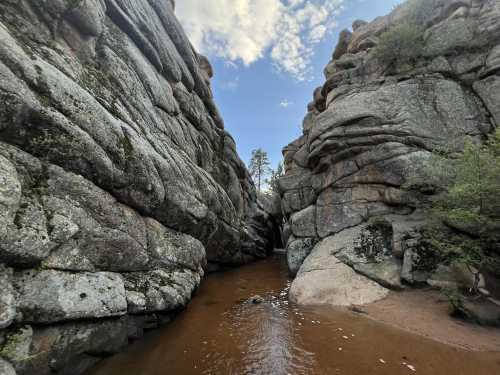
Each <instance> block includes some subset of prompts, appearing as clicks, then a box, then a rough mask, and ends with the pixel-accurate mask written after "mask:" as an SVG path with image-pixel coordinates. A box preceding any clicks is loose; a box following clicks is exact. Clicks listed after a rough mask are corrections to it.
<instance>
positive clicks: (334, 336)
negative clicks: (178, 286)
mask: <svg viewBox="0 0 500 375" xmlns="http://www.w3.org/2000/svg"><path fill="white" fill-rule="evenodd" d="M289 286H290V280H289V278H288V274H287V269H286V265H285V261H284V259H283V256H282V255H279V254H276V255H275V256H273V257H272V258H271V259H269V260H266V261H262V262H258V263H254V264H251V265H248V266H245V267H241V268H238V269H235V270H231V271H227V272H223V273H217V274H211V275H209V276H208V277H207V278H206V280H204V282H203V283H202V286H201V288H200V290H199V291H198V293H197V295H196V296H195V297H194V299H193V300H192V302H191V303H190V304H189V306H188V308H187V309H186V310H185V311H183V312H182V313H181V314H180V315H179V316H178V317H177V318H176V319H175V320H174V321H173V322H172V323H171V324H169V325H168V326H166V327H165V328H163V329H161V330H159V331H157V332H154V333H153V334H152V335H150V336H148V338H146V339H144V340H142V341H139V342H137V343H136V344H134V345H131V346H130V347H129V348H128V349H127V351H126V352H124V353H122V354H119V355H117V356H114V357H112V358H110V359H108V360H105V361H103V362H101V363H100V364H99V365H98V366H97V368H95V369H94V370H93V371H91V372H90V374H91V375H191V374H193V375H195V374H206V375H209V374H212V375H226V374H234V375H250V374H255V375H268V374H269V375H287V374H293V375H302V374H304V375H306V374H307V375H323V374H324V375H331V374H347V375H375V374H381V375H382V374H383V375H406V374H425V375H447V374H450V375H499V374H500V354H499V353H476V352H468V351H464V350H461V349H458V348H454V347H450V346H446V345H444V344H440V343H438V342H435V341H432V340H429V339H427V338H424V337H420V336H416V335H412V334H410V333H406V332H404V331H401V330H398V329H396V328H392V327H390V326H387V325H384V324H381V323H378V322H375V321H373V320H371V319H369V318H367V317H365V316H363V315H360V314H356V313H354V312H350V311H343V310H336V309H329V308H302V307H300V308H299V307H297V306H293V305H292V304H290V303H288V300H287V292H288V288H289ZM255 295H260V296H261V297H262V298H263V300H264V302H262V303H260V304H254V303H252V302H251V298H252V297H253V296H255Z"/></svg>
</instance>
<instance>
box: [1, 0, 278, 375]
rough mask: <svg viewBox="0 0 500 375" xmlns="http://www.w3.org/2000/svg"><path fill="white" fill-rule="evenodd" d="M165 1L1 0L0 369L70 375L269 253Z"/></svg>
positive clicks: (201, 73) (202, 76) (204, 77)
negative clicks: (219, 274) (230, 269)
mask: <svg viewBox="0 0 500 375" xmlns="http://www.w3.org/2000/svg"><path fill="white" fill-rule="evenodd" d="M173 6H174V2H173V1H172V0H171V1H164V0H77V1H74V0H53V1H40V0H22V1H2V2H0V101H1V103H2V106H1V108H0V372H1V373H2V374H3V373H8V374H11V373H13V370H12V366H13V368H15V370H16V371H17V373H18V374H48V373H56V372H59V373H71V374H78V373H80V372H81V371H83V370H84V369H85V368H87V367H88V366H89V365H91V364H93V363H95V361H97V360H98V359H99V358H100V357H102V356H104V355H108V354H110V353H114V352H116V351H117V350H119V349H120V348H121V347H122V346H123V345H124V344H125V343H126V342H127V339H128V338H137V337H140V336H141V335H142V332H143V329H144V328H151V327H154V326H156V325H157V324H158V323H161V322H163V321H167V320H168V319H169V318H170V314H171V313H172V312H175V311H176V310H178V309H179V308H182V307H183V306H185V304H186V303H187V302H188V300H189V299H190V297H191V294H192V293H193V291H194V290H195V289H196V288H197V286H198V285H199V283H200V280H201V278H202V276H203V274H204V270H205V269H206V265H207V261H208V262H209V263H210V264H212V265H217V264H223V265H238V264H242V263H244V262H247V261H250V260H253V259H256V258H260V257H264V256H266V255H267V253H268V251H269V250H270V249H272V246H273V244H272V241H271V240H270V238H272V231H273V228H271V224H270V221H269V220H268V215H267V214H266V213H265V212H264V211H263V209H262V208H261V207H259V205H258V203H257V199H256V192H255V188H254V186H253V183H252V181H251V179H250V177H249V174H248V172H247V170H246V168H245V166H244V164H243V163H242V161H241V160H240V159H239V157H238V155H237V153H236V150H235V143H234V141H233V139H232V138H231V136H230V135H229V134H228V133H227V132H226V131H225V130H224V124H223V122H222V119H221V117H220V115H219V113H218V111H217V108H216V106H215V104H214V101H213V98H212V94H211V89H210V78H211V77H212V75H213V71H212V68H211V66H210V63H209V62H208V60H207V59H206V58H205V57H203V56H200V55H198V54H197V53H196V52H195V51H194V50H193V48H192V46H191V44H190V42H189V40H188V39H187V37H186V35H185V34H184V32H183V30H182V28H181V26H180V25H179V22H178V21H177V19H176V18H175V15H174V10H173Z"/></svg>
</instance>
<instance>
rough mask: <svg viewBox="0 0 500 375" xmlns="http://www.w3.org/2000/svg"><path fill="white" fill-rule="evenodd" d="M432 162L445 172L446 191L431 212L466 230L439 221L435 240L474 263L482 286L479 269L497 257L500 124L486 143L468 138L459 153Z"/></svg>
mask: <svg viewBox="0 0 500 375" xmlns="http://www.w3.org/2000/svg"><path fill="white" fill-rule="evenodd" d="M442 160H443V159H442ZM444 160H446V159H444ZM433 164H434V166H433V167H432V168H431V169H430V170H431V171H432V174H433V175H434V177H436V176H437V177H438V179H439V177H442V176H444V178H441V180H442V181H445V184H444V186H443V187H444V189H445V193H444V194H443V195H442V196H441V197H440V199H438V200H437V201H436V202H435V203H434V207H433V209H432V216H433V217H434V218H435V219H437V220H438V221H440V222H443V223H444V224H446V225H447V226H448V227H450V228H453V229H455V230H458V233H462V234H466V235H465V236H463V235H462V236H459V235H457V236H450V235H449V233H445V232H443V231H441V230H439V229H438V227H435V228H434V230H431V235H432V237H433V238H432V243H433V244H434V246H435V247H437V248H438V249H439V250H441V251H442V252H444V253H445V254H447V255H449V256H451V257H452V258H455V259H457V260H459V261H461V262H462V263H464V264H465V265H466V266H467V267H469V269H470V270H471V272H473V274H474V276H475V280H474V281H475V282H474V286H473V287H472V291H473V292H477V289H478V284H479V275H480V273H481V272H482V271H483V270H484V268H485V267H487V266H488V265H491V264H493V263H496V262H497V261H498V258H497V257H498V254H495V253H497V251H498V245H499V244H498V236H497V235H496V234H497V233H498V228H499V227H500V130H499V131H497V132H496V133H495V134H493V135H492V136H491V137H490V139H489V140H488V142H486V143H485V144H483V145H477V144H473V143H471V142H467V143H466V145H465V148H464V152H463V153H462V154H461V155H460V157H459V158H457V159H455V160H449V159H448V160H446V161H445V162H441V163H433ZM436 165H437V166H438V167H437V168H436ZM450 172H451V173H450ZM450 177H451V178H450Z"/></svg>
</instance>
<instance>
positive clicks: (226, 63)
mask: <svg viewBox="0 0 500 375" xmlns="http://www.w3.org/2000/svg"><path fill="white" fill-rule="evenodd" d="M224 66H225V67H226V68H231V69H235V70H238V64H236V63H234V62H233V61H231V60H226V61H224Z"/></svg>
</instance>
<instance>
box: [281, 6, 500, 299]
mask: <svg viewBox="0 0 500 375" xmlns="http://www.w3.org/2000/svg"><path fill="white" fill-rule="evenodd" d="M427 6H429V7H431V8H432V9H428V10H426V12H425V16H424V17H427V19H423V20H422V22H421V23H422V26H423V27H424V31H423V34H422V37H423V41H424V44H425V46H424V52H423V53H422V56H420V58H419V59H417V61H415V63H414V64H411V66H410V65H408V66H400V65H401V64H399V63H398V62H395V63H393V64H390V65H389V64H386V63H384V62H382V61H379V60H381V59H378V58H377V54H375V53H373V51H374V49H375V48H376V47H377V45H378V43H379V40H380V36H381V34H382V33H384V32H386V31H387V30H388V29H390V28H391V27H393V26H394V25H397V24H399V23H403V22H407V21H408V19H407V18H406V17H408V14H409V13H408V12H409V9H410V8H409V6H408V5H405V4H402V5H401V6H398V7H396V8H395V9H394V10H393V12H391V14H389V15H387V16H384V17H378V18H377V19H375V20H374V21H372V22H370V23H366V22H360V21H356V22H355V23H354V24H353V28H352V29H353V31H352V32H350V31H342V33H341V34H340V37H339V42H338V45H337V48H336V49H335V51H334V53H333V56H332V60H331V61H330V62H329V63H328V65H327V67H326V68H325V78H326V82H325V84H324V85H323V87H322V89H321V91H319V90H315V91H314V94H313V101H312V102H311V103H310V104H309V105H308V113H307V114H306V116H305V118H304V122H303V134H302V135H301V136H300V137H299V138H298V139H296V140H295V141H293V142H291V143H290V144H289V145H288V146H286V147H285V148H284V149H283V155H284V159H285V166H286V168H285V169H286V170H285V172H286V173H285V176H284V177H283V178H282V179H281V181H280V186H281V196H282V202H283V208H284V212H285V215H286V219H287V221H288V225H289V226H290V228H291V229H292V232H293V234H294V236H295V237H297V236H298V237H300V236H307V237H311V233H312V225H311V223H313V222H314V223H315V227H316V236H313V237H312V238H315V239H316V240H321V239H323V242H324V241H327V240H329V241H330V244H331V248H332V251H333V252H332V254H333V255H334V256H335V257H336V259H337V260H339V261H342V262H343V263H345V265H346V266H348V267H352V269H348V270H347V271H345V272H346V275H348V274H350V272H354V271H356V272H357V273H358V274H363V275H365V276H367V277H369V278H370V279H372V280H375V281H376V282H377V283H379V284H382V285H384V286H386V287H389V288H395V289H399V288H402V287H403V283H402V282H404V283H409V284H413V285H418V284H420V283H427V284H432V285H437V284H440V285H442V286H443V285H444V284H450V283H451V284H454V285H463V284H464V280H463V277H462V276H463V275H462V276H461V275H459V274H458V273H455V272H451V270H450V269H449V268H448V267H449V265H448V264H447V263H446V259H444V258H445V257H444V256H443V254H438V253H437V252H436V249H433V247H432V246H431V244H430V241H428V239H426V238H424V236H425V231H424V230H423V228H424V227H425V225H426V222H427V214H426V213H425V212H426V209H427V208H428V207H429V206H430V205H431V203H432V201H433V200H434V199H435V195H436V194H437V193H438V192H439V187H438V186H432V185H431V184H430V182H429V181H428V179H426V177H425V176H426V174H425V173H424V172H425V168H426V165H428V163H429V160H430V159H429V158H430V156H431V155H432V153H433V152H435V151H446V152H460V151H461V150H462V149H463V145H464V143H465V141H466V140H471V141H473V142H477V143H480V142H483V141H484V140H485V139H486V136H487V135H488V134H489V133H490V132H491V131H492V130H493V128H494V127H495V126H496V125H498V124H499V123H500V115H499V114H498V108H499V106H498V104H499V103H500V98H499V97H498V93H499V92H500V88H499V79H498V78H499V77H498V71H499V67H500V63H499V61H500V52H499V51H500V50H499V47H498V40H499V39H498V38H499V36H500V7H499V4H498V2H497V1H492V0H477V1H472V2H471V1H459V0H436V1H433V2H429V3H428V5H427ZM313 207H315V211H316V213H315V219H314V220H311V219H309V217H310V216H311V213H312V211H313ZM375 219H376V221H377V222H378V224H376V225H373V220H375ZM381 224H382V225H381ZM292 243H293V242H292ZM313 254H314V252H313V253H312V254H311V255H309V258H311V257H313ZM309 258H307V259H306V261H305V262H304V264H303V267H305V265H306V264H307V262H308V259H309ZM336 264H337V263H335V261H332V267H337V266H336ZM339 267H340V268H342V269H343V268H344V265H341V266H339ZM318 272H321V273H324V274H325V275H327V274H328V273H329V272H330V271H327V270H320V271H318ZM313 273H314V272H313ZM452 274H453V275H452ZM307 277H311V276H309V275H307V274H304V275H303V276H302V277H301V276H300V272H299V275H298V276H297V279H296V281H297V280H299V278H300V279H306V278H307ZM325 277H326V276H325ZM331 277H332V278H333V275H332V276H331ZM346 277H348V276H346ZM311 280H312V281H311V283H315V282H316V281H314V280H313V279H312V277H311ZM300 283H301V285H302V286H303V288H304V290H305V288H306V286H307V285H306V284H305V283H303V282H302V281H301V282H300ZM465 284H467V283H465ZM314 288H317V292H318V293H320V294H321V293H323V292H325V293H327V292H326V289H328V287H327V286H324V285H321V284H320V283H319V282H318V283H317V284H315V286H314V287H312V286H310V289H309V291H308V293H309V295H313V294H314ZM330 292H331V293H337V292H336V291H330ZM324 298H325V299H326V298H327V297H324Z"/></svg>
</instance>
